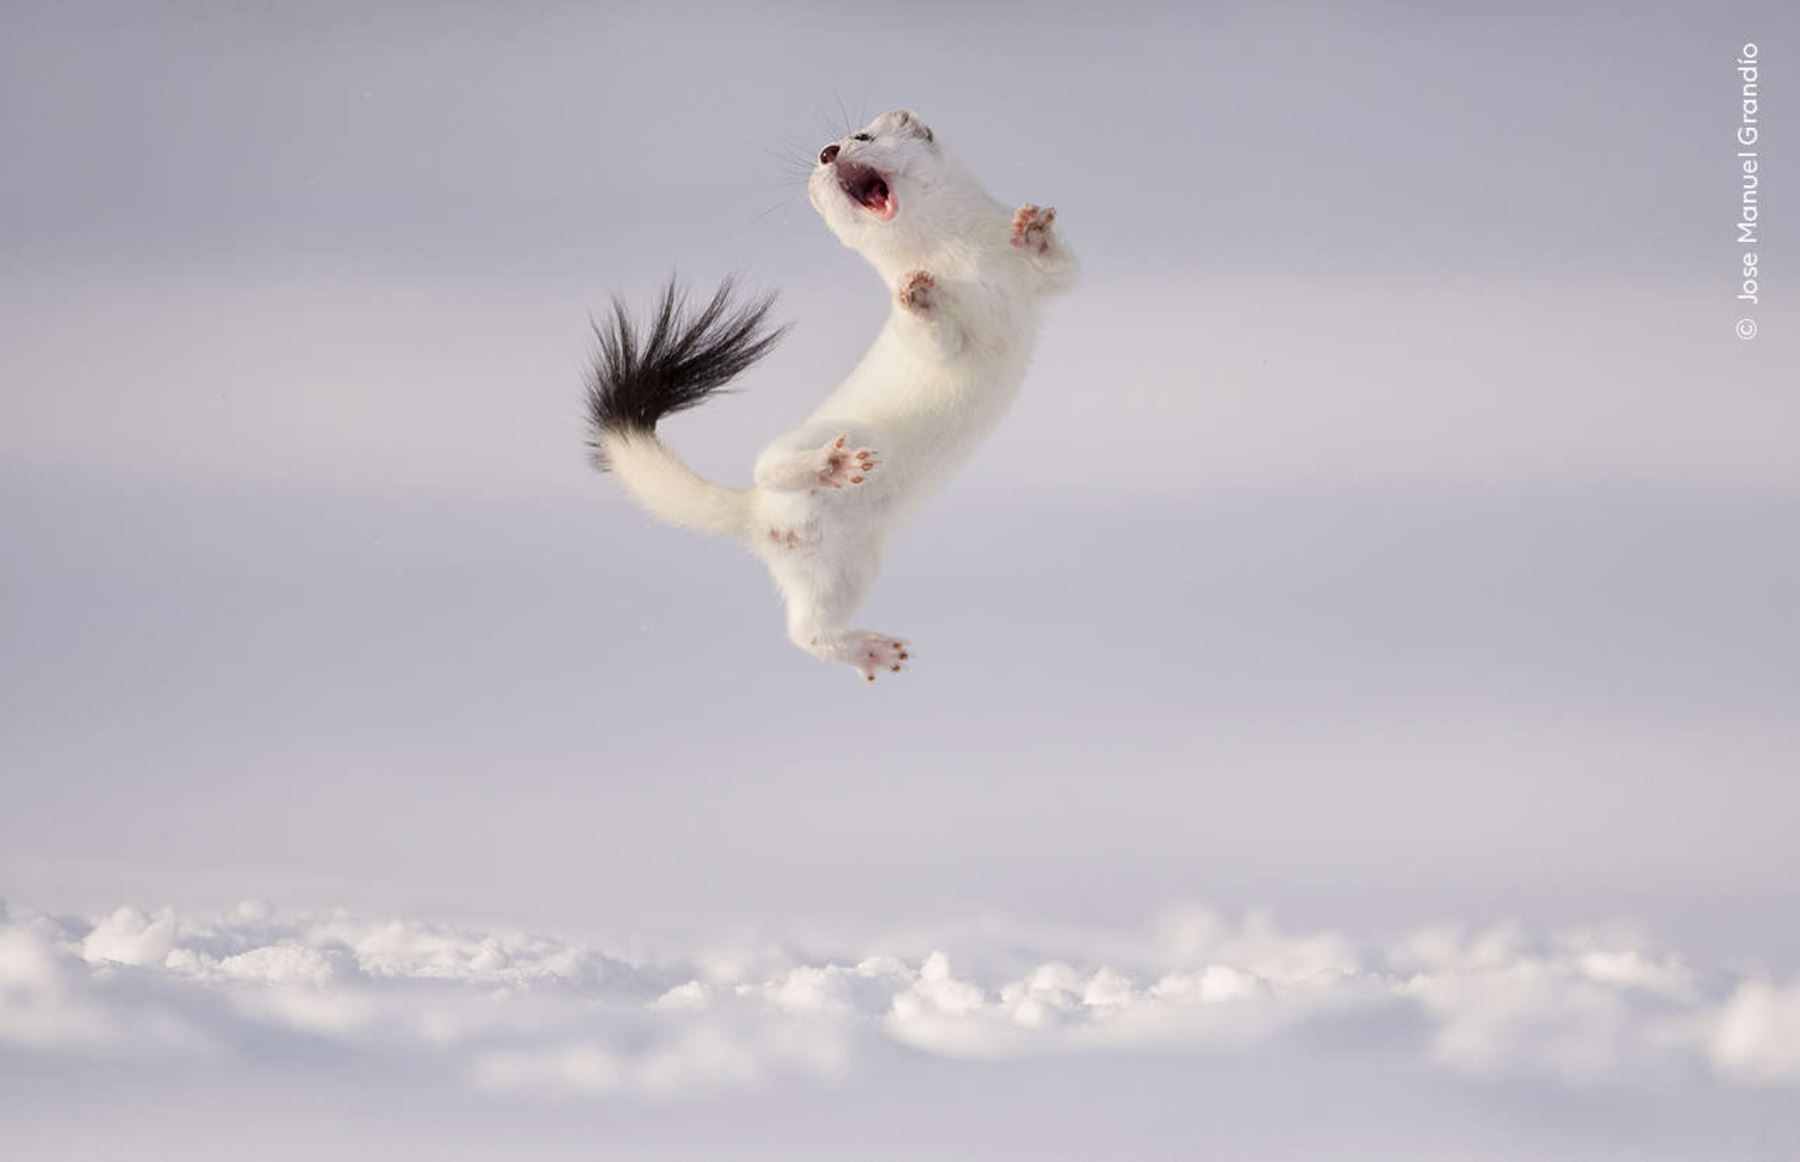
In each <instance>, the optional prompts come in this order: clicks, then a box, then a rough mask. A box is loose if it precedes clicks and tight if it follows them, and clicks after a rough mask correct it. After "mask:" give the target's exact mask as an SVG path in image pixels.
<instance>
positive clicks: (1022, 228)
mask: <svg viewBox="0 0 1800 1162" xmlns="http://www.w3.org/2000/svg"><path fill="white" fill-rule="evenodd" d="M1055 221H1056V210H1055V208H1054V207H1051V206H1041V207H1040V206H1034V205H1032V204H1031V203H1029V202H1027V203H1025V204H1024V205H1023V206H1020V207H1019V212H1018V213H1016V214H1014V215H1013V220H1012V244H1013V245H1014V246H1017V247H1019V248H1020V249H1021V250H1024V251H1027V252H1028V253H1031V254H1049V253H1050V251H1051V250H1053V249H1055V248H1056V235H1054V234H1052V233H1051V232H1050V227H1051V225H1052V224H1053V223H1054V222H1055Z"/></svg>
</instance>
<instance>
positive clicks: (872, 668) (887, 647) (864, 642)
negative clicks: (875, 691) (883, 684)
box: [844, 629, 912, 682]
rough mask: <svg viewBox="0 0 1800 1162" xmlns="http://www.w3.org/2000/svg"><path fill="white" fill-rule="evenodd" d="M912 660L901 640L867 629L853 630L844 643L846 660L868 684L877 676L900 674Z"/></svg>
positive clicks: (910, 653) (909, 652)
mask: <svg viewBox="0 0 1800 1162" xmlns="http://www.w3.org/2000/svg"><path fill="white" fill-rule="evenodd" d="M911 658H912V652H911V650H910V648H909V647H908V646H907V644H906V643H905V642H903V641H901V640H900V639H899V638H895V637H888V636H886V635H885V634H879V633H870V632H869V631H868V630H866V629H858V630H852V631H851V632H850V635H849V637H848V638H846V639H845V642H844V660H845V661H847V662H849V663H850V664H851V665H853V666H855V667H856V672H857V673H859V674H861V675H862V676H863V680H864V681H867V682H873V681H874V680H875V675H877V674H880V673H883V672H886V673H889V674H898V673H899V672H900V671H901V670H904V669H906V663H907V662H908V660H910V659H911Z"/></svg>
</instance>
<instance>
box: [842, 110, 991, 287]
mask: <svg viewBox="0 0 1800 1162" xmlns="http://www.w3.org/2000/svg"><path fill="white" fill-rule="evenodd" d="M960 184H961V183H960V173H959V171H958V170H957V169H956V167H955V166H954V165H953V164H952V163H951V162H950V161H949V160H948V159H947V158H946V157H945V156H944V154H943V151H942V150H940V149H939V148H938V143H937V139H936V138H935V137H934V136H933V135H932V132H931V130H930V129H927V128H926V127H925V123H924V122H923V121H921V120H919V118H918V116H917V115H916V114H914V113H912V112H911V111H909V110H906V109H901V110H897V111H896V112H893V113H883V114H882V115H881V116H879V117H877V118H875V120H873V121H871V122H869V124H868V125H867V126H866V127H864V128H863V129H861V130H859V131H858V132H856V133H852V134H850V135H849V136H848V137H840V138H839V139H838V140H836V141H833V142H830V143H828V144H827V145H826V146H825V148H823V149H821V150H820V151H819V164H818V165H817V166H815V167H814V168H813V172H812V177H811V179H809V180H808V182H807V194H808V196H809V197H811V198H812V204H813V208H814V209H816V210H818V211H819V215H820V216H821V217H823V218H824V219H825V224H826V225H827V226H829V227H831V232H832V233H833V234H836V235H837V236H838V240H839V241H840V242H842V243H843V244H844V245H845V246H848V247H850V248H851V249H852V250H856V251H859V252H861V253H862V254H864V255H865V256H867V257H868V258H870V259H873V260H879V258H880V257H881V256H882V255H883V254H884V253H886V252H892V251H900V250H905V249H908V248H911V247H913V246H916V245H918V244H919V242H920V241H921V240H923V239H927V238H929V237H930V236H931V235H932V234H934V233H940V234H941V233H942V228H943V227H945V226H948V225H949V224H950V220H951V219H952V218H953V216H954V214H955V211H956V209H957V207H956V205H955V201H956V197H957V193H958V187H959V185H960Z"/></svg>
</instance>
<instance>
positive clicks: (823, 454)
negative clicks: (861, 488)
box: [819, 436, 881, 488]
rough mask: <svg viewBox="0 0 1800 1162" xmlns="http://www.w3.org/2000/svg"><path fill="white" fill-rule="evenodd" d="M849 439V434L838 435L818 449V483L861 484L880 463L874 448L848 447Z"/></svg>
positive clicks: (833, 486)
mask: <svg viewBox="0 0 1800 1162" xmlns="http://www.w3.org/2000/svg"><path fill="white" fill-rule="evenodd" d="M849 440H850V437H849V436H839V437H838V438H837V439H835V440H833V441H832V442H831V443H829V444H827V445H825V446H824V447H823V448H821V449H819V458H820V463H819V483H820V484H822V485H824V486H825V487H826V488H842V487H844V485H846V484H850V485H857V484H861V483H862V482H863V481H865V480H867V479H868V478H869V475H870V474H871V473H873V472H874V471H875V469H876V467H877V466H878V465H879V464H880V463H881V461H880V460H879V459H877V458H876V455H875V449H873V448H852V447H849V446H848V445H849Z"/></svg>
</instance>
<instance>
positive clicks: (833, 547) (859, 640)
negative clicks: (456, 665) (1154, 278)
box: [588, 110, 1075, 682]
mask: <svg viewBox="0 0 1800 1162" xmlns="http://www.w3.org/2000/svg"><path fill="white" fill-rule="evenodd" d="M807 192H808V195H809V197H810V198H811V200H812V204H813V207H814V208H815V209H817V210H818V212H819V215H820V216H821V217H822V218H824V219H825V224H826V225H827V226H829V227H830V228H831V232H832V233H833V234H835V235H837V237H838V239H839V240H840V241H841V242H843V244H844V245H845V246H848V247H850V248H851V249H852V250H855V251H856V252H857V253H858V254H861V255H862V256H863V257H864V258H866V259H867V260H868V261H869V262H870V264H872V265H873V266H874V267H875V269H876V271H877V272H879V274H880V275H881V278H882V281H883V282H884V283H885V284H886V285H887V287H888V290H889V292H890V293H891V294H892V296H893V307H892V311H891V312H890V314H889V316H888V319H887V322H886V324H885V325H884V326H883V327H882V329H881V332H880V334H878V335H877V336H876V337H875V342H874V344H873V345H872V346H871V347H870V348H869V350H868V353H867V354H866V355H864V356H863V358H862V360H861V361H860V362H859V363H858V364H857V365H856V367H855V369H854V370H852V371H851V372H850V375H849V377H848V378H846V379H845V380H844V382H843V383H842V384H840V385H839V386H838V388H837V390H836V391H834V392H832V393H831V394H830V395H829V396H827V397H826V399H825V402H824V403H822V404H820V405H819V407H818V408H817V410H815V411H814V412H813V414H812V415H811V416H810V417H809V418H808V419H807V420H806V421H805V422H803V423H802V424H800V426H799V427H796V428H794V429H793V430H791V431H789V432H787V433H785V434H784V435H782V436H779V437H777V438H776V439H775V440H774V442H772V443H771V444H769V446H768V447H766V448H764V449H763V451H762V454H761V455H760V456H758V457H757V460H756V468H755V473H754V479H755V485H754V487H751V488H748V489H735V488H727V487H724V486H723V485H719V484H715V483H713V482H712V481H710V480H705V479H702V478H701V477H700V476H698V475H697V474H695V473H694V472H693V471H692V470H691V469H690V468H688V467H687V465H685V464H683V463H682V462H681V461H680V460H679V459H677V458H676V457H675V455H674V454H673V453H672V452H670V451H669V450H668V448H667V447H665V446H664V445H663V443H662V442H661V441H660V440H658V439H657V438H656V424H657V421H658V420H660V419H662V417H664V416H666V415H669V414H670V413H672V412H676V411H680V410H682V409H684V408H689V407H692V406H694V405H695V404H698V403H700V402H702V401H703V400H705V399H706V398H707V397H708V396H709V395H711V394H712V393H713V392H714V391H717V390H718V389H719V388H720V387H722V386H723V385H724V384H725V383H726V382H727V381H729V380H730V379H731V378H732V377H733V376H735V375H737V374H738V373H739V372H741V371H743V370H744V369H745V368H747V367H749V366H750V365H751V364H752V363H754V362H756V360H758V359H759V358H761V357H762V356H763V355H764V354H765V353H767V352H768V350H769V349H770V348H771V347H772V346H773V345H774V343H775V342H776V340H778V339H779V338H780V335H781V332H780V331H779V330H777V329H773V328H771V327H770V326H769V325H768V322H767V316H768V312H769V308H770V305H771V300H770V299H769V298H763V299H760V300H757V301H755V302H752V303H749V304H747V305H737V304H735V303H734V301H733V291H732V286H731V284H730V283H729V282H727V283H726V284H725V285H724V286H723V287H721V288H720V289H719V291H718V293H717V294H716V295H714V296H713V298H712V300H711V302H710V303H708V304H707V305H706V306H705V307H704V308H703V309H701V310H700V311H699V312H698V313H692V312H689V311H688V310H687V309H686V307H685V306H684V304H683V303H682V301H681V298H680V296H679V294H678V293H677V292H676V290H675V287H674V286H673V285H672V284H671V286H670V287H669V289H668V290H667V291H666V292H665V293H664V294H663V297H662V300H661V303H660V305H659V308H658V309H657V311H656V312H655V314H654V317H653V319H652V320H651V322H650V323H649V325H648V326H647V327H644V328H639V327H636V326H634V325H633V324H632V322H631V319H630V317H629V315H628V313H627V312H626V310H625V309H624V307H623V306H622V304H620V303H619V302H618V301H617V300H615V301H614V303H613V311H612V315H611V317H610V318H609V319H608V320H607V321H605V322H604V323H601V324H599V325H598V326H597V328H596V329H597V331H598V333H599V352H598V355H597V357H596V359H595V365H594V374H593V378H592V380H591V381H590V382H589V385H588V407H589V418H590V422H591V425H592V432H591V435H592V444H593V448H594V452H595V457H596V462H597V463H598V464H599V466H600V468H601V469H602V470H603V471H606V470H610V471H612V472H613V473H614V474H616V475H617V476H618V478H619V480H620V481H621V482H622V483H623V484H624V485H625V488H626V491H628V492H629V493H630V494H631V495H632V496H633V497H635V498H636V499H637V501H638V502H639V503H640V504H642V505H643V506H644V507H645V508H647V509H649V510H650V512H651V513H653V514H655V515H656V516H658V517H660V518H662V519H663V520H666V521H669V522H671V523H673V524H677V525H681V526H684V527H687V528H691V529H697V530H699V531H702V532H708V533H714V534H717V535H719V536H724V537H731V538H733V539H736V540H738V541H741V542H743V543H744V544H746V545H748V546H749V547H750V549H751V550H752V551H753V552H755V553H756V554H757V555H758V556H760V557H761V558H762V559H763V560H764V561H765V562H767V564H768V567H769V571H770V573H772V574H773V575H774V578H775V583H776V585H777V586H779V587H780V590H781V594H782V597H783V599H784V600H785V601H786V604H787V625H788V636H789V638H791V639H792V641H793V643H794V644H795V645H797V646H799V647H800V648H801V649H803V650H805V651H807V652H808V653H810V654H812V655H814V656H815V657H819V658H823V659H826V660H828V661H834V662H842V663H844V664H846V665H848V666H851V667H853V668H854V669H855V670H856V672H857V673H858V674H860V675H861V676H862V677H863V678H865V679H867V680H868V681H871V682H873V681H874V680H875V676H876V675H877V674H879V673H881V672H883V671H889V672H893V671H899V670H901V669H904V668H905V666H906V664H907V662H908V661H909V659H910V658H911V657H912V650H911V647H910V646H909V645H908V644H907V642H906V641H905V640H904V639H902V638H899V637H894V636H891V635H889V634H885V633H875V632H874V631H872V630H866V629H853V628H851V626H850V616H851V614H852V613H854V612H855V611H856V608H857V606H858V605H859V604H861V602H862V600H863V598H864V597H865V596H866V595H867V594H868V592H869V588H870V586H872V585H873V584H874V582H875V577H876V574H877V573H878V571H879V570H880V566H881V554H882V549H883V548H884V546H885V545H886V544H887V541H888V538H889V537H891V536H892V535H893V534H894V532H895V531H896V530H897V529H898V528H899V527H900V525H901V523H902V522H904V521H905V520H906V519H907V518H908V517H909V516H911V515H912V513H913V512H914V511H915V510H916V509H917V508H918V506H919V504H920V503H921V502H922V501H923V500H924V499H925V498H926V497H927V496H928V495H930V493H931V492H932V491H933V490H935V489H936V488H937V487H938V486H939V485H940V484H942V483H943V482H944V480H945V479H946V478H947V477H948V476H949V475H950V473H951V472H952V471H953V470H954V469H955V468H956V467H957V466H958V465H960V464H961V463H962V462H963V461H964V460H965V459H967V458H968V456H969V455H970V453H971V452H973V451H974V448H975V446H976V444H978V443H980V441H981V440H982V439H983V438H984V437H985V436H986V435H987V434H988V433H989V432H990V431H992V430H993V428H994V426H995V424H996V423H998V421H999V419H1000V417H1001V415H1002V414H1003V413H1004V412H1005V411H1006V409H1007V406H1008V405H1010V404H1011V403H1012V401H1013V398H1014V397H1015V396H1016V395H1017V394H1018V391H1019V386H1020V383H1021V381H1022V380H1023V378H1024V375H1025V368H1026V364H1027V362H1028V361H1029V359H1030V356H1031V349H1032V344H1033V339H1034V337H1035V332H1036V328H1037V320H1038V304H1039V303H1040V302H1041V301H1042V300H1043V299H1044V298H1045V297H1046V296H1048V295H1050V294H1054V293H1056V292H1058V291H1061V290H1064V289H1066V288H1067V287H1068V286H1069V285H1070V283H1071V282H1072V281H1073V279H1074V273H1075V265H1074V262H1073V260H1072V259H1071V258H1070V256H1069V253H1068V251H1067V250H1066V249H1065V248H1064V247H1063V245H1062V242H1061V240H1060V239H1059V238H1058V236H1057V234H1056V232H1055V230H1054V229H1053V225H1052V224H1053V223H1054V222H1055V219H1056V211H1055V210H1053V209H1050V208H1048V207H1043V208H1040V207H1038V206H1034V205H1025V206H1021V207H1019V208H1018V209H1016V210H1014V209H1012V208H1010V207H1008V206H1005V205H1003V204H1002V203H1000V202H998V201H996V200H994V199H993V198H992V197H990V196H988V194H987V193H986V192H985V191H984V190H982V188H981V186H980V185H978V184H977V183H976V181H975V179H974V177H972V176H971V175H970V173H969V172H968V170H967V169H965V168H964V167H963V166H962V165H960V164H959V163H957V162H956V161H955V160H954V159H952V158H951V157H950V156H949V154H947V153H946V152H945V151H944V148H943V146H942V145H941V144H940V142H939V141H938V140H937V138H936V136H935V135H934V134H933V133H932V131H931V130H930V129H928V128H926V126H925V124H924V123H923V122H921V121H920V120H919V118H918V117H917V116H915V115H914V114H912V113H911V112H907V111H904V110H902V111H899V112H894V113H886V114H883V115H882V116H880V117H877V118H876V119H875V120H874V121H872V122H870V123H869V125H868V126H867V127H866V128H865V129H863V130H862V131H861V132H858V133H852V134H850V135H849V136H847V137H843V138H840V139H839V140H837V141H833V142H831V143H830V144H828V145H826V146H825V148H824V149H822V150H820V151H819V159H818V165H817V166H815V167H814V169H813V171H812V175H811V177H810V178H809V179H808V183H807Z"/></svg>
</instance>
